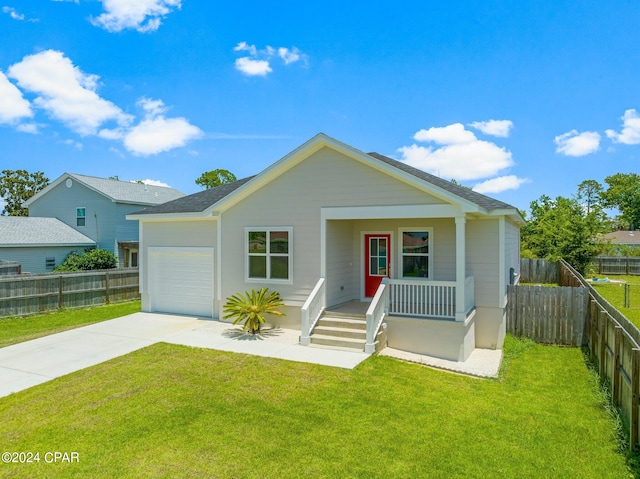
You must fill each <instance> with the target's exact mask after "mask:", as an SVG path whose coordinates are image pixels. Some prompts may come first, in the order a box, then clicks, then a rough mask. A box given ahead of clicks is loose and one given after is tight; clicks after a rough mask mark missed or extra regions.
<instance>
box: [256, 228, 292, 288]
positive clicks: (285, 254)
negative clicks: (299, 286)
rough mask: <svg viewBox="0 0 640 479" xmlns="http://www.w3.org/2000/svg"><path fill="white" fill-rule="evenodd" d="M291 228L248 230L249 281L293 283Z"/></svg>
mask: <svg viewBox="0 0 640 479" xmlns="http://www.w3.org/2000/svg"><path fill="white" fill-rule="evenodd" d="M292 232H293V229H292V228H291V227H268V228H246V229H245V244H246V252H247V266H246V275H247V280H249V281H254V280H263V281H264V280H268V281H274V282H284V283H290V282H291V281H292V265H293V251H292V245H293V241H292Z"/></svg>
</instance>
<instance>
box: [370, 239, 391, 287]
mask: <svg viewBox="0 0 640 479" xmlns="http://www.w3.org/2000/svg"><path fill="white" fill-rule="evenodd" d="M390 245H391V235H388V234H367V235H364V295H365V297H367V298H372V297H373V296H374V295H375V294H376V290H377V289H378V286H380V283H381V282H382V278H389V277H390V274H391V253H390V251H391V248H390Z"/></svg>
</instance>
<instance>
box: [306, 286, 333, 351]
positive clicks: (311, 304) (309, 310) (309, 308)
mask: <svg viewBox="0 0 640 479" xmlns="http://www.w3.org/2000/svg"><path fill="white" fill-rule="evenodd" d="M326 289H327V288H326V287H325V279H324V278H320V279H319V280H318V282H317V283H316V285H315V287H314V288H313V291H311V294H310V295H309V297H308V298H307V300H306V301H305V302H304V305H303V306H302V311H301V314H302V331H301V332H300V344H302V345H303V346H308V345H309V344H310V343H311V339H310V336H311V331H313V328H314V327H315V326H316V323H317V322H318V319H320V316H321V315H322V312H323V311H324V309H325V308H326V307H327V292H326Z"/></svg>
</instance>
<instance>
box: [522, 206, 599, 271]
mask: <svg viewBox="0 0 640 479" xmlns="http://www.w3.org/2000/svg"><path fill="white" fill-rule="evenodd" d="M530 209H531V218H530V219H529V220H528V222H527V224H526V225H525V226H523V227H522V229H521V230H520V231H521V239H522V255H523V256H533V257H538V258H547V259H552V260H560V259H564V260H565V261H567V262H568V263H569V264H570V265H572V266H573V267H574V268H576V269H577V270H578V271H579V272H580V273H584V271H585V269H586V268H587V266H588V265H589V263H591V261H592V259H593V257H594V256H596V255H597V254H598V249H599V248H598V245H597V243H596V240H595V237H594V235H593V232H592V228H593V226H592V225H591V224H590V219H589V215H587V213H586V211H585V209H584V208H583V207H582V205H580V203H578V201H577V200H576V199H570V198H564V197H562V196H559V197H557V198H556V199H555V200H552V199H551V198H550V197H548V196H546V195H542V196H541V197H540V198H539V199H537V200H534V201H532V202H531V204H530Z"/></svg>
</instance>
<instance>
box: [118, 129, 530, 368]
mask: <svg viewBox="0 0 640 479" xmlns="http://www.w3.org/2000/svg"><path fill="white" fill-rule="evenodd" d="M127 218H129V219H134V220H138V221H139V223H140V231H141V233H140V235H141V236H140V237H141V242H140V292H141V297H142V309H143V311H164V312H173V313H180V314H191V315H198V316H204V317H209V318H222V317H223V311H222V310H223V305H224V303H225V301H226V299H227V298H228V297H229V296H231V295H232V294H234V293H236V292H239V291H245V290H251V289H252V288H256V289H257V288H260V287H268V288H270V289H271V290H277V291H278V292H280V294H281V295H282V297H283V299H284V301H285V304H286V307H285V310H286V313H287V316H286V317H285V318H283V320H284V322H283V323H280V324H281V325H282V326H286V327H292V328H297V329H300V341H301V343H302V344H303V345H307V344H310V343H316V344H319V345H322V344H324V345H327V344H329V345H334V346H336V345H339V346H342V347H355V348H358V349H360V350H363V349H364V350H365V351H369V352H371V351H373V350H375V349H377V348H378V347H379V346H380V344H382V343H383V342H384V338H383V337H384V335H385V334H386V336H387V342H388V345H389V346H391V347H394V348H398V349H403V350H406V351H412V352H417V353H424V354H428V355H431V356H437V357H442V358H447V359H454V360H465V359H466V358H468V357H469V355H470V354H471V352H472V351H473V349H474V348H493V349H496V348H497V349H501V348H502V345H503V341H504V336H505V324H506V323H505V311H506V309H505V308H506V305H507V285H508V284H509V282H510V281H514V280H515V281H517V278H518V276H519V269H520V266H519V258H520V249H519V244H520V234H519V233H520V226H521V225H523V224H524V220H523V218H522V217H521V216H520V213H519V212H518V210H517V209H516V208H515V207H513V206H511V205H508V204H506V203H503V202H501V201H498V200H495V199H493V198H489V197H487V196H484V195H481V194H479V193H476V192H474V191H472V190H470V189H468V188H464V187H461V186H459V185H455V184H453V183H451V182H449V181H446V180H443V179H440V178H437V177H435V176H433V175H430V174H427V173H425V172H423V171H420V170H417V169H415V168H411V167H409V166H407V165H406V164H404V163H401V162H399V161H396V160H393V159H391V158H388V157H386V156H383V155H379V154H376V153H364V152H362V151H360V150H357V149H355V148H353V147H351V146H349V145H346V144H344V143H341V142H339V141H337V140H335V139H333V138H330V137H328V136H326V135H323V134H319V135H317V136H315V137H314V138H312V139H311V140H309V141H307V142H306V143H304V144H303V145H301V146H300V147H298V148H296V149H295V150H294V151H292V152H291V153H289V154H288V155H286V156H285V157H284V158H282V159H280V160H279V161H277V162H276V163H274V164H273V165H271V166H270V167H268V168H267V169H265V170H264V171H262V172H261V173H259V174H258V175H256V176H254V177H251V178H246V179H244V180H240V181H237V182H234V183H230V184H227V185H223V186H220V187H218V188H213V189H211V190H206V191H203V192H200V193H196V194H194V195H190V196H187V197H184V198H180V199H177V200H174V201H170V202H168V203H165V204H163V205H159V206H154V207H150V208H147V209H146V210H143V211H141V212H138V213H136V214H131V215H128V216H127ZM337 313H341V314H337ZM345 315H346V316H347V317H346V319H345Z"/></svg>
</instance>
